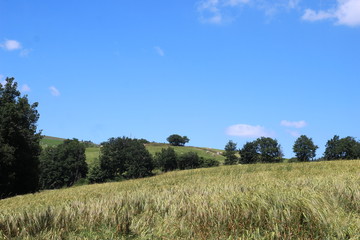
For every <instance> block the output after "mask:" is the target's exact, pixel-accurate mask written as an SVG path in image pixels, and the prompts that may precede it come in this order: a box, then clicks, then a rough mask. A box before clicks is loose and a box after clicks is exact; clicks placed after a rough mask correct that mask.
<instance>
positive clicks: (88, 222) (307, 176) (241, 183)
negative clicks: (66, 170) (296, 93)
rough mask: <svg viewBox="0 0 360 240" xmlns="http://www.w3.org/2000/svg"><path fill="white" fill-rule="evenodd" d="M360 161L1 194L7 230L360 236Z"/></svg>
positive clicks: (73, 234)
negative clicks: (10, 196) (32, 192)
mask: <svg viewBox="0 0 360 240" xmlns="http://www.w3.org/2000/svg"><path fill="white" fill-rule="evenodd" d="M359 169H360V161H359V160H353V161H331V162H314V163H279V164H256V165H237V166H221V167H216V168H209V169H196V170H187V171H175V172H169V173H166V174H161V175H158V176H155V177H151V178H145V179H137V180H129V181H123V182H117V183H105V184H95V185H86V186H80V187H72V188H67V189H60V190H51V191H50V190H49V191H43V192H41V193H36V194H28V195H23V196H18V197H13V198H8V199H4V200H1V201H0V238H1V234H2V236H3V238H16V239H25V238H31V239H240V238H241V239H359V238H360V188H359V182H360V175H359Z"/></svg>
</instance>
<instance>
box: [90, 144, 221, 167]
mask: <svg viewBox="0 0 360 240" xmlns="http://www.w3.org/2000/svg"><path fill="white" fill-rule="evenodd" d="M145 147H146V149H147V150H148V151H149V152H150V153H151V154H152V155H153V156H154V155H155V153H156V152H160V151H161V149H163V148H168V147H172V148H174V150H175V152H176V153H178V154H183V153H186V152H196V153H197V154H198V155H199V156H200V157H204V158H214V159H217V160H218V161H220V163H222V162H224V159H225V157H224V156H222V155H221V153H222V152H224V150H219V149H213V148H201V147H186V146H185V147H174V146H170V145H169V144H164V143H148V144H145ZM99 153H100V148H96V147H94V148H86V152H85V154H86V161H87V162H88V164H92V163H93V162H94V161H95V159H96V158H99Z"/></svg>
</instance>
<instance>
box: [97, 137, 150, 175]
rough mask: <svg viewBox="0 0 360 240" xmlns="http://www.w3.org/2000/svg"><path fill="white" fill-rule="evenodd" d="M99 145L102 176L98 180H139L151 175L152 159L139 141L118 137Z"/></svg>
mask: <svg viewBox="0 0 360 240" xmlns="http://www.w3.org/2000/svg"><path fill="white" fill-rule="evenodd" d="M101 145H102V147H101V151H100V169H101V171H102V174H103V176H102V177H99V178H98V179H103V180H105V179H108V180H115V179H119V178H120V179H121V178H127V179H129V178H140V177H146V176H150V175H151V174H152V172H151V171H152V170H153V161H152V157H151V155H150V153H149V152H148V150H147V149H146V148H145V146H144V144H143V143H142V142H141V141H138V140H137V139H131V138H127V137H122V138H120V137H118V138H110V139H109V140H108V141H107V142H103V143H102V144H101ZM97 170H99V169H97Z"/></svg>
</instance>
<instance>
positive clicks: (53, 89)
mask: <svg viewBox="0 0 360 240" xmlns="http://www.w3.org/2000/svg"><path fill="white" fill-rule="evenodd" d="M49 89H50V93H51V95H53V96H55V97H58V96H60V91H59V90H58V89H57V88H56V87H54V86H51V87H49Z"/></svg>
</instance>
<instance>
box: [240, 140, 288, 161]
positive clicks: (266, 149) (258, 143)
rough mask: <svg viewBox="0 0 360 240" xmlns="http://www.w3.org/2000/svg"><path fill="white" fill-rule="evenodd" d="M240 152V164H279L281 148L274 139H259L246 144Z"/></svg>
mask: <svg viewBox="0 0 360 240" xmlns="http://www.w3.org/2000/svg"><path fill="white" fill-rule="evenodd" d="M239 152H240V156H241V158H240V162H241V163H256V162H280V161H281V160H282V152H281V147H280V145H279V144H278V142H277V140H276V139H272V138H269V137H261V138H258V139H256V140H255V141H253V142H247V143H246V144H245V145H244V146H243V148H242V149H241V150H240V151H239Z"/></svg>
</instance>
